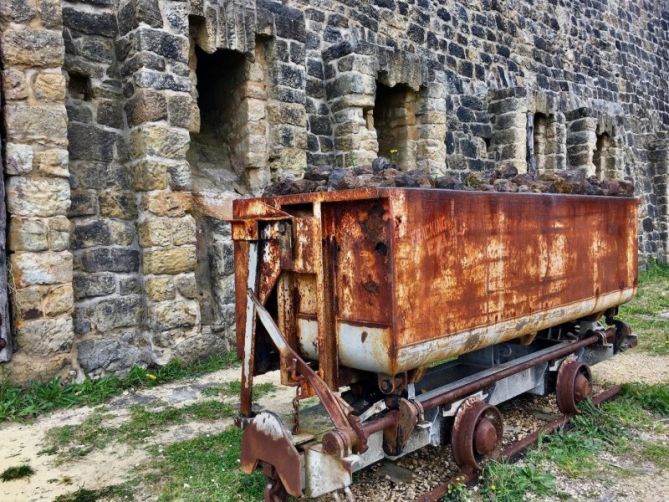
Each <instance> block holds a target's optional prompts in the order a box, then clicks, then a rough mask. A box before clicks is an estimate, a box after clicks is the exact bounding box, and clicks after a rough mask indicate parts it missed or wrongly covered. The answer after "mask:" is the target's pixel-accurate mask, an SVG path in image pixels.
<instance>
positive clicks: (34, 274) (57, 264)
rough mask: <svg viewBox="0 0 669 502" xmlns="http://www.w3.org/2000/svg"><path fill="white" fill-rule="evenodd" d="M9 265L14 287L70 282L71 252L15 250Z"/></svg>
mask: <svg viewBox="0 0 669 502" xmlns="http://www.w3.org/2000/svg"><path fill="white" fill-rule="evenodd" d="M10 266H11V271H12V276H13V278H14V286H15V287H16V288H25V287H27V286H34V285H37V284H62V283H68V282H72V253H70V252H69V251H60V252H52V251H46V252H43V253H31V252H24V251H21V252H17V253H14V254H12V255H11V256H10Z"/></svg>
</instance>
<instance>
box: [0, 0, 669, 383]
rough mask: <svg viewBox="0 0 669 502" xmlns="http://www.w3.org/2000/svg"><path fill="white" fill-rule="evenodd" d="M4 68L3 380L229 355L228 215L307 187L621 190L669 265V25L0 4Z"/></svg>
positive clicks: (535, 7) (206, 1)
mask: <svg viewBox="0 0 669 502" xmlns="http://www.w3.org/2000/svg"><path fill="white" fill-rule="evenodd" d="M556 4H557V5H556ZM0 56H1V64H2V111H1V113H2V117H3V122H4V125H3V128H2V162H3V169H4V173H5V177H4V178H5V189H6V206H3V207H2V208H0V216H2V212H3V211H6V213H7V217H6V231H7V245H6V251H5V252H3V253H1V255H2V256H3V258H4V257H5V256H6V258H7V259H6V261H7V264H6V267H5V268H6V273H5V272H3V273H2V274H0V276H2V277H7V285H1V284H0V317H2V328H1V329H2V331H0V338H1V339H2V340H3V342H0V344H1V345H2V347H1V348H0V361H7V360H9V359H11V361H10V362H9V363H6V364H0V371H2V376H3V378H4V377H11V378H13V379H16V380H27V379H29V378H33V377H39V378H48V377H50V376H52V375H56V374H61V375H65V376H75V375H79V376H81V375H83V374H84V373H87V374H92V375H95V374H102V373H104V372H113V371H122V370H125V369H127V368H129V367H130V366H132V365H133V364H140V365H146V364H152V363H158V364H160V363H164V362H166V361H167V360H169V359H170V358H172V357H179V358H181V359H184V360H191V359H193V358H196V357H200V356H202V355H206V354H210V353H212V352H217V351H223V350H227V349H230V348H231V344H232V343H233V342H232V340H234V326H233V321H234V284H233V277H232V267H233V265H232V244H231V236H230V229H229V226H228V224H227V223H225V222H224V221H223V220H222V218H221V217H222V215H223V213H224V211H223V210H222V208H223V207H224V206H225V205H226V203H227V202H228V201H229V200H230V199H232V198H234V197H239V196H244V195H251V194H259V193H261V192H262V191H263V189H264V187H266V186H267V185H268V184H269V183H271V182H272V181H273V180H275V179H276V178H277V177H278V176H279V175H286V174H292V175H294V176H299V175H300V173H301V172H303V170H304V168H305V167H306V166H307V165H309V164H331V165H337V166H343V167H353V166H356V165H364V164H368V163H370V162H371V160H372V159H374V158H375V157H376V156H377V155H384V156H386V157H389V158H391V159H392V160H393V161H395V162H396V163H397V164H398V165H399V166H400V167H401V168H402V169H409V168H413V167H421V168H425V169H428V170H430V171H431V172H433V173H435V174H437V173H440V174H441V173H443V174H451V175H462V174H464V173H466V172H468V171H475V170H480V169H488V168H490V167H492V166H493V165H494V164H495V162H497V161H500V160H505V161H507V162H509V163H513V164H514V165H515V166H516V167H517V168H518V169H519V170H521V171H527V170H529V171H531V172H537V173H541V172H543V171H548V170H559V169H566V168H582V169H585V170H586V171H587V172H588V173H590V174H593V175H597V176H600V177H607V176H615V177H628V178H631V179H633V180H634V181H635V183H636V187H637V194H638V196H639V197H640V198H641V200H642V205H641V210H640V211H641V222H640V223H641V225H640V229H641V230H640V235H639V247H640V251H641V254H642V256H643V257H644V258H645V259H657V260H663V261H666V260H667V256H668V253H669V244H668V234H669V209H668V208H669V201H668V197H669V194H668V192H667V187H668V183H667V180H668V169H669V133H668V131H669V5H668V4H667V3H666V2H657V1H650V0H648V1H639V2H628V1H623V0H608V1H605V0H561V1H558V2H549V1H547V0H535V1H530V0H506V1H503V0H471V1H468V2H456V1H436V0H435V1H428V0H411V1H397V0H375V1H373V2H359V1H350V0H339V1H337V0H321V1H319V2H307V1H305V0H287V1H283V2H279V1H270V0H256V1H253V0H248V1H242V0H234V1H226V0H216V1H214V0H80V1H76V0H67V1H66V0H62V1H61V0H4V1H2V2H1V3H0ZM583 231H584V232H588V229H583ZM0 234H1V235H4V232H2V233H0ZM0 247H4V243H3V242H0ZM0 265H3V266H4V263H0ZM7 293H9V294H8V295H7ZM7 296H8V297H9V298H8V300H7V299H6V297H7Z"/></svg>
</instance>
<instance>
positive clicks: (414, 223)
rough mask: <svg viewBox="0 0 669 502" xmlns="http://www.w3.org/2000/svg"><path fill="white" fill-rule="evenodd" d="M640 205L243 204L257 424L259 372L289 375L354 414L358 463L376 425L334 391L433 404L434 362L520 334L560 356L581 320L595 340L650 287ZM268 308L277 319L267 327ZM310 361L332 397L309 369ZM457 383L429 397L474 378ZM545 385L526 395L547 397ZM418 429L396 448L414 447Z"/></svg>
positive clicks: (247, 369) (338, 199)
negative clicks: (366, 432) (367, 433)
mask: <svg viewBox="0 0 669 502" xmlns="http://www.w3.org/2000/svg"><path fill="white" fill-rule="evenodd" d="M637 204H638V203H637V201H636V200H635V199H629V198H612V197H589V196H578V195H552V194H526V193H516V194H508V193H495V192H460V191H449V190H432V189H402V188H370V189H358V190H349V191H343V192H329V193H325V192H321V193H310V194H298V195H289V196H281V197H271V198H260V199H246V200H238V201H235V204H234V207H233V214H234V221H233V239H234V241H235V286H236V295H237V297H236V301H237V319H236V321H237V337H238V338H237V342H238V343H237V346H238V350H239V352H240V354H239V355H240V358H241V359H242V361H243V378H242V410H241V412H242V415H243V416H251V415H252V409H251V384H252V377H253V375H254V374H258V373H261V372H264V371H267V370H270V369H276V368H279V369H280V370H281V377H282V383H284V384H288V385H296V386H298V387H299V388H300V389H301V393H302V395H310V394H313V393H314V392H315V393H317V394H318V395H319V397H321V400H323V399H324V398H323V395H321V394H326V396H325V399H326V401H327V400H331V401H333V403H334V404H331V405H330V406H328V405H327V404H326V403H325V402H324V403H323V404H324V406H325V408H326V410H327V412H328V413H329V414H330V415H331V416H332V413H333V412H332V410H331V408H337V407H339V408H342V409H341V410H340V411H336V410H335V412H334V413H335V414H337V413H339V414H340V415H343V417H340V419H341V422H342V423H341V424H339V425H340V426H339V427H337V421H336V420H334V419H333V422H335V430H340V429H346V428H347V424H348V428H349V429H351V430H352V431H353V432H351V431H350V430H349V431H348V432H345V433H343V436H344V439H343V440H342V443H343V445H342V444H337V445H335V446H332V447H331V450H332V451H333V452H335V453H337V452H339V453H338V454H339V457H340V458H343V457H342V455H341V454H340V453H342V452H343V451H348V452H349V453H351V452H354V451H356V449H357V450H360V449H361V448H360V447H361V445H360V444H359V443H360V441H361V439H360V437H361V433H360V431H359V430H357V429H358V428H361V427H362V426H361V425H360V421H358V422H356V420H353V419H351V416H352V415H355V416H359V415H360V413H357V414H355V413H351V412H350V411H349V410H347V409H345V408H346V405H342V403H339V402H338V401H337V400H338V399H339V400H340V401H341V399H340V398H338V397H335V396H334V394H332V393H333V392H334V391H337V390H338V389H339V388H340V387H344V386H348V387H350V388H351V389H353V390H356V389H358V390H357V391H356V392H357V394H361V393H362V394H365V392H364V391H360V390H359V389H361V388H368V387H369V385H368V383H369V382H370V381H373V382H374V384H375V386H376V385H378V389H379V390H380V391H381V392H382V393H383V394H384V395H386V396H396V397H397V399H408V401H412V402H418V401H420V399H418V397H416V396H415V388H412V386H413V385H415V384H416V383H418V382H421V381H428V380H430V379H431V381H436V380H439V378H437V377H435V376H434V375H435V374H436V373H435V371H434V370H429V369H428V368H431V367H434V366H437V365H439V363H443V362H444V361H447V360H449V359H453V358H456V357H458V356H463V357H464V358H465V359H466V358H467V357H469V359H472V355H476V354H478V355H479V356H481V355H482V354H487V353H488V352H490V353H491V354H492V356H491V357H492V358H493V360H497V361H499V357H498V355H495V354H497V352H495V351H494V350H492V349H487V348H491V347H493V348H494V347H498V346H501V345H500V344H503V345H505V346H506V345H509V344H508V343H505V342H509V341H511V340H513V341H515V342H516V343H513V344H512V345H513V346H514V347H528V348H527V349H522V350H521V351H520V352H518V350H517V349H515V348H514V349H512V351H516V355H517V356H518V357H527V356H528V354H529V355H531V354H532V353H534V352H537V351H540V350H547V349H550V348H551V344H548V342H547V341H546V340H547V339H549V338H551V336H552V335H551V334H550V330H551V329H553V328H556V327H559V326H567V325H569V323H572V324H573V323H578V322H579V320H580V321H581V323H580V324H576V325H574V326H576V328H577V329H579V330H581V333H576V334H574V333H572V335H573V336H572V338H574V337H576V338H579V337H581V335H584V334H585V333H586V332H587V331H588V330H585V331H584V329H583V326H586V325H587V326H588V327H589V328H588V329H590V331H592V322H596V319H598V318H599V317H600V316H601V315H602V314H604V313H605V312H608V314H607V317H609V318H612V315H611V314H612V313H614V311H615V308H616V307H617V306H618V305H620V304H622V303H625V302H626V301H629V300H630V299H631V298H632V297H633V295H634V293H635V290H636V280H637V214H636V208H637ZM260 313H262V314H264V315H265V318H268V317H271V319H268V320H267V322H264V321H263V322H257V318H256V315H257V314H260ZM260 320H261V321H262V320H263V316H262V315H261V316H260ZM584 320H588V321H587V323H586V322H583V321H584ZM570 329H571V330H572V332H573V331H574V329H573V326H572V328H570ZM602 329H603V328H602ZM538 333H539V334H540V335H541V336H539V339H537V341H535V337H536V335H537V334H538ZM547 333H548V335H546V334H547ZM565 333H566V331H565ZM565 336H566V335H565V334H564V333H563V334H562V335H558V336H557V338H555V340H554V341H555V342H558V341H560V342H561V343H564V342H565V340H566V338H565ZM611 336H612V335H611V333H609V339H610V338H611ZM277 337H278V338H280V339H281V340H282V341H278V340H277ZM581 338H582V337H581ZM605 338H606V337H605ZM542 340H543V341H542ZM277 341H278V343H277ZM572 341H573V340H572ZM603 343H606V340H604V342H603ZM491 350H492V352H491ZM486 351H488V352H486ZM474 357H476V356H474ZM485 357H487V356H485ZM485 357H484V358H485ZM495 358H497V359H495ZM298 359H299V361H300V363H299V364H297V363H296V361H297V360H298ZM461 359H462V357H461ZM304 361H311V363H309V365H308V366H309V368H313V369H314V370H316V374H317V376H316V377H315V378H317V379H319V380H321V381H322V383H323V384H324V385H325V388H324V389H320V391H319V389H318V386H319V383H316V384H314V381H313V378H309V377H307V376H306V375H305V371H308V370H304V371H302V370H301V369H300V368H302V366H300V364H302V363H303V362H304ZM477 364H478V365H479V366H481V364H480V362H479V363H477ZM494 365H495V363H491V364H490V365H489V366H490V367H493V366H494ZM452 366H453V364H450V365H449V364H448V363H447V364H446V367H447V368H451V367H452ZM442 373H443V375H442V377H441V380H440V381H439V382H438V383H436V384H434V385H428V386H427V387H425V389H427V390H426V391H425V393H426V395H427V393H429V392H431V393H432V395H437V394H438V392H437V391H436V390H435V389H438V387H439V386H440V385H448V384H450V385H451V386H452V385H453V382H454V381H456V380H457V378H460V377H462V376H463V375H464V376H468V375H470V374H471V372H470V371H467V372H465V373H464V374H463V373H457V372H456V373H453V372H451V373H448V371H447V372H446V373H444V372H443V371H442ZM447 373H448V376H445V375H446V374H447ZM430 375H431V376H430ZM543 376H544V374H543V373H542V378H543ZM426 378H427V379H428V380H425V379H426ZM454 378H455V379H456V380H453V379H454ZM538 378H539V377H536V378H535V379H534V380H532V379H530V380H532V381H531V382H529V383H526V384H524V385H525V387H527V385H532V387H529V388H525V387H523V386H522V385H521V386H520V387H519V388H518V392H516V394H517V393H520V392H525V391H528V390H530V389H532V388H535V387H537V385H538V383H537V382H538ZM444 379H445V380H444ZM428 387H430V388H428ZM328 388H329V390H328ZM367 394H369V392H367ZM418 394H420V391H419V392H418ZM368 397H369V396H368ZM412 397H414V398H415V399H412ZM424 400H425V399H424ZM437 401H439V403H438V406H442V405H443V404H445V403H442V402H440V400H437ZM489 401H490V400H489V399H488V402H489ZM451 404H452V403H451ZM390 408H392V405H391V407H390ZM398 409H399V408H398ZM391 411H392V409H391ZM423 411H424V410H420V412H418V415H420V414H421V413H422V412H423ZM387 429H388V428H387V427H386V428H384V430H385V432H384V434H386V435H387V433H388V430H387ZM412 430H413V428H412ZM410 435H411V434H409V435H407V437H406V438H403V439H402V440H401V441H399V443H398V444H400V443H404V444H401V445H400V446H401V448H399V449H398V448H390V449H391V450H394V451H392V453H395V454H399V453H404V451H405V450H406V446H407V444H409V442H410V438H409V436H410ZM349 436H350V437H349ZM330 439H331V440H332V438H330ZM367 439H368V438H367ZM395 440H397V438H395ZM337 441H338V440H337ZM326 442H327V441H326ZM363 442H364V441H363ZM362 446H364V447H365V448H366V447H367V445H366V444H365V445H362ZM325 449H326V450H327V449H328V447H327V446H326V447H325ZM384 450H385V451H386V454H387V452H388V450H389V447H388V445H387V444H385V443H384ZM335 456H337V455H335ZM391 456H393V455H391ZM256 460H259V459H256ZM260 460H262V459H260ZM360 463H361V462H358V464H360ZM349 471H351V469H349ZM305 483H306V482H304V483H303V485H305V486H306V484H305ZM284 484H286V483H284ZM307 484H308V483H307ZM335 484H336V483H335ZM305 486H302V488H305ZM333 486H334V485H333ZM307 492H309V493H310V494H312V495H313V494H314V493H316V492H318V490H309V489H307ZM300 493H302V492H301V491H300ZM293 494H295V493H293Z"/></svg>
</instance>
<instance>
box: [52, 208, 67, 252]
mask: <svg viewBox="0 0 669 502" xmlns="http://www.w3.org/2000/svg"><path fill="white" fill-rule="evenodd" d="M70 227H71V224H70V220H69V219H68V218H67V216H54V217H53V218H49V234H48V240H49V249H50V250H51V251H65V250H66V249H69V247H70Z"/></svg>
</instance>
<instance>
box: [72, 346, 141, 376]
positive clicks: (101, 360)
mask: <svg viewBox="0 0 669 502" xmlns="http://www.w3.org/2000/svg"><path fill="white" fill-rule="evenodd" d="M77 361H78V363H79V366H81V368H82V369H83V370H84V371H85V372H86V373H88V374H90V373H94V374H95V373H100V374H102V373H116V372H123V371H127V370H128V369H130V368H132V367H134V366H139V367H142V368H145V367H146V366H148V365H149V364H151V363H152V362H153V358H152V355H151V351H150V350H149V349H148V348H139V347H136V346H134V345H131V344H129V343H128V342H125V341H123V340H119V339H117V338H107V339H90V340H84V341H82V342H80V343H79V344H77Z"/></svg>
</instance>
